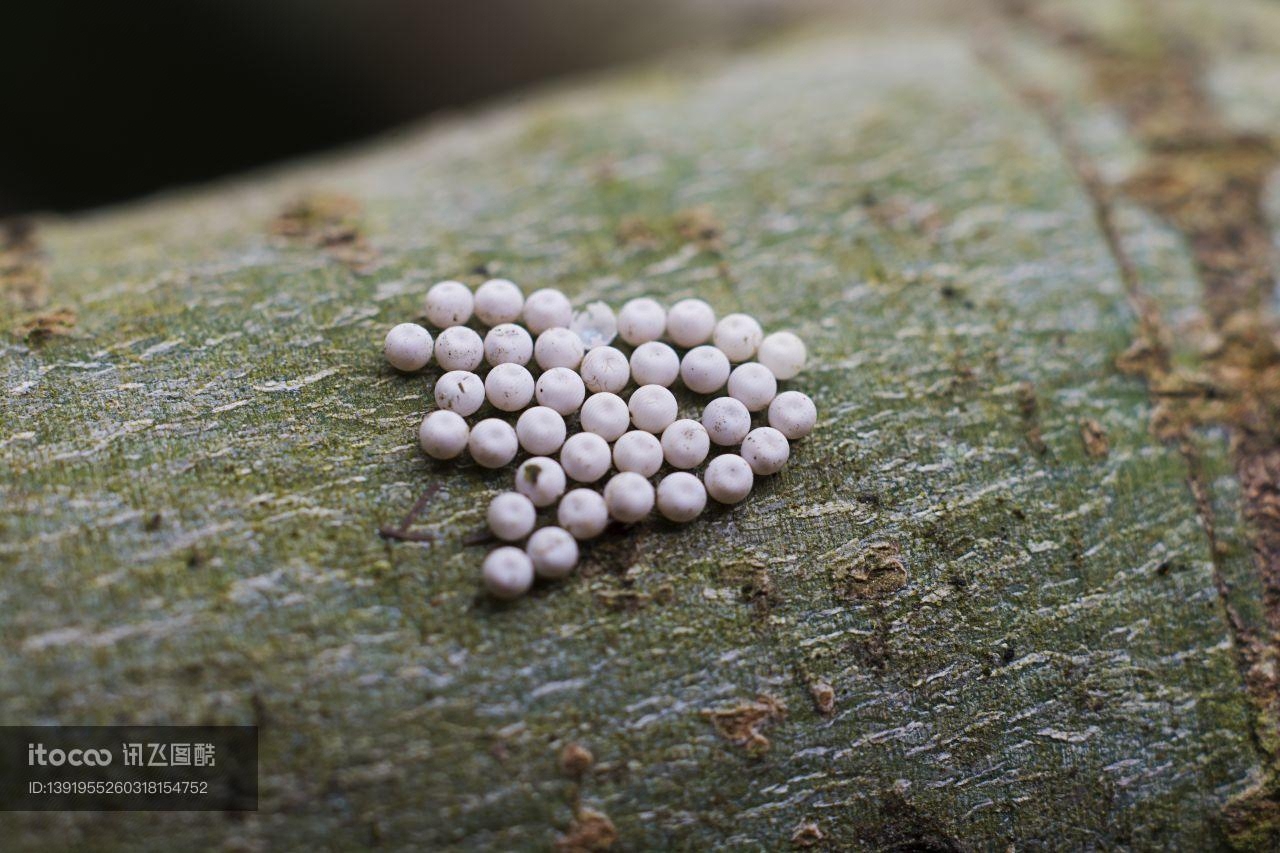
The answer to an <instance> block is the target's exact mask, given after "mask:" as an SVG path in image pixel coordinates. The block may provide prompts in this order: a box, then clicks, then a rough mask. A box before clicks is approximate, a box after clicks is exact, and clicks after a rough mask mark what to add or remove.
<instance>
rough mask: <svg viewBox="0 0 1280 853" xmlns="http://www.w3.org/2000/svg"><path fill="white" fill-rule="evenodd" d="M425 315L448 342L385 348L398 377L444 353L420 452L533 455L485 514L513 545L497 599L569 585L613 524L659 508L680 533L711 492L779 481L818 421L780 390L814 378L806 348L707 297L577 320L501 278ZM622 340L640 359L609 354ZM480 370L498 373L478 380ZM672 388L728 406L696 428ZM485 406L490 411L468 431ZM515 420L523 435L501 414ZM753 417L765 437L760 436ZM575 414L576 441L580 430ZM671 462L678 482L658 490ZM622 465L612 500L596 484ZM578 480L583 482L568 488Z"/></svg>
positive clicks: (443, 292)
mask: <svg viewBox="0 0 1280 853" xmlns="http://www.w3.org/2000/svg"><path fill="white" fill-rule="evenodd" d="M426 317H427V320H428V322H430V323H431V324H432V325H433V326H435V327H436V328H437V329H438V330H439V331H438V332H437V334H436V336H435V338H434V339H433V338H432V336H431V333H430V332H429V331H428V330H427V329H426V328H424V327H423V326H421V325H419V324H417V323H401V324H400V325H398V326H396V327H394V328H393V329H391V331H390V332H388V333H387V337H386V342H385V346H384V353H385V354H386V358H387V361H388V362H390V364H391V365H392V366H393V367H395V368H396V369H398V370H401V371H405V372H413V371H418V370H421V369H423V368H424V367H426V366H427V365H428V364H429V363H430V362H431V359H432V357H433V356H434V358H435V361H436V363H437V364H438V365H439V366H440V367H441V368H442V369H443V370H445V371H446V372H445V373H444V374H443V375H442V376H440V377H439V378H438V379H437V380H436V383H435V389H434V396H435V402H436V408H435V409H434V410H433V411H430V412H428V413H427V415H426V417H424V418H423V420H422V424H421V426H420V427H419V428H418V441H419V444H420V445H421V447H422V449H423V451H424V452H425V453H426V454H427V455H429V456H431V457H432V458H435V459H454V458H457V457H459V456H461V455H462V454H463V453H464V452H466V453H469V454H470V456H471V458H472V459H473V460H475V462H476V464H478V465H480V466H482V467H485V468H501V467H503V466H505V465H509V464H511V463H512V462H514V461H515V460H516V457H517V455H518V454H519V453H520V451H521V450H523V451H524V452H525V453H527V454H529V456H528V458H526V459H524V460H523V461H522V462H521V463H520V465H519V466H518V467H517V468H516V471H515V482H514V488H513V490H512V491H510V492H504V493H502V494H500V495H498V496H497V497H495V498H494V499H493V501H492V502H491V503H490V504H489V510H488V523H489V529H490V531H491V532H492V533H493V535H494V536H495V537H497V538H498V539H500V540H503V541H505V542H509V543H513V544H511V545H506V546H502V547H499V548H497V549H495V550H494V551H492V552H491V553H490V554H489V555H488V557H486V558H485V561H484V569H483V578H484V584H485V587H486V588H487V589H488V590H489V592H490V593H491V594H492V595H494V596H495V597H498V598H516V597H518V596H520V595H522V594H524V593H525V592H526V591H528V589H529V588H530V587H531V586H532V585H533V582H534V578H535V577H542V578H551V579H554V578H563V577H565V576H567V575H568V574H569V573H570V572H572V571H573V569H574V567H575V566H577V564H578V542H579V541H582V540H588V539H592V538H594V537H596V536H599V535H600V534H601V533H603V532H604V530H605V528H606V527H607V526H608V524H609V522H610V520H612V521H616V522H620V523H623V524H637V523H639V522H642V521H644V520H645V519H647V518H648V517H649V516H650V514H651V513H652V512H653V510H654V508H655V507H656V508H657V511H658V513H659V514H661V515H662V516H663V517H664V518H666V519H668V520H670V521H674V522H681V523H683V522H689V521H692V520H694V519H695V518H697V517H698V516H699V515H700V514H701V513H702V511H703V509H704V508H705V507H706V503H707V498H708V496H710V497H711V499H713V500H715V501H718V502H720V503H723V504H736V503H738V502H740V501H742V500H743V499H744V498H746V497H747V495H748V494H750V492H751V489H752V486H753V484H754V480H755V478H756V477H758V476H769V475H771V474H776V473H777V472H778V471H780V470H781V469H782V467H783V466H784V465H785V464H786V463H787V459H788V458H789V456H790V452H791V451H790V442H791V441H794V440H796V439H800V438H803V437H805V436H806V435H808V434H809V432H810V431H811V430H812V429H813V427H814V424H815V423H816V421H817V417H818V413H817V409H816V408H815V406H814V404H813V401H812V400H811V399H810V398H809V397H808V396H806V395H805V394H802V393H801V392H799V391H783V392H782V393H778V382H779V380H787V379H791V378H793V377H795V376H796V375H798V374H799V373H800V371H801V370H802V369H803V368H804V364H805V359H806V351H805V346H804V343H803V342H802V341H801V340H800V339H799V338H798V337H796V336H795V335H794V334H792V333H791V332H774V333H773V334H770V335H766V334H765V333H764V330H763V329H762V328H761V327H760V324H759V323H758V322H756V320H755V319H754V318H752V317H749V316H747V315H746V314H728V315H726V316H724V317H722V318H719V319H718V320H717V318H716V315H715V311H714V310H712V308H711V306H710V305H708V304H707V303H706V302H704V301H703V300H701V299H682V300H680V301H679V302H676V303H675V304H674V305H672V306H671V307H670V308H669V309H667V308H663V306H662V305H660V304H659V303H658V302H656V301H655V300H653V299H649V298H640V299H632V300H631V301H629V302H627V303H626V304H625V305H623V306H622V309H621V310H620V311H618V312H617V314H615V313H614V311H613V309H611V308H610V307H609V306H608V305H606V304H605V303H603V302H593V303H591V304H589V305H587V306H585V307H584V308H582V309H581V310H579V311H574V310H573V306H572V305H571V304H570V302H569V299H568V298H567V297H566V296H565V295H564V294H563V293H561V292H560V291H558V290H553V289H550V288H544V289H541V290H537V291H534V292H533V293H531V294H529V296H528V298H525V296H524V294H523V292H522V291H521V290H520V288H519V287H518V286H516V285H515V284H514V283H512V282H510V281H507V280H505V279H491V280H489V281H486V282H485V283H484V284H482V285H480V287H478V288H477V289H476V291H475V292H474V293H472V292H471V289H470V288H468V287H467V286H466V285H465V284H462V283H461V282H457V281H442V282H440V283H438V284H436V285H434V286H432V287H431V289H430V290H429V291H428V292H427V296H426ZM473 317H474V318H475V320H476V321H478V325H482V326H484V327H487V331H486V333H485V335H484V337H483V338H482V337H481V336H480V334H479V333H478V332H477V331H475V330H474V329H472V328H471V327H469V326H467V325H465V324H466V323H468V322H469V321H471V319H472V318H473ZM619 337H620V338H621V339H622V341H623V342H625V343H626V344H627V345H629V346H630V347H631V353H630V355H629V356H628V355H627V354H626V353H624V352H623V351H622V350H620V349H618V348H616V347H614V346H612V343H613V342H614V339H615V338H619ZM677 348H678V349H677ZM680 350H683V354H681V352H680ZM530 362H532V363H533V365H535V366H536V368H537V369H538V375H537V376H536V378H535V375H534V373H533V372H531V370H530V368H529V365H530ZM483 363H487V364H488V365H489V369H488V373H487V374H486V375H485V376H484V377H483V378H481V376H480V375H479V374H478V373H477V372H476V371H477V370H479V369H480V367H481V365H482V364H483ZM735 365H736V366H735ZM677 381H679V382H680V383H682V384H683V385H684V386H685V387H686V388H688V389H689V390H690V391H693V392H694V393H696V394H701V395H717V394H721V393H722V392H725V395H724V396H716V397H715V398H714V399H712V400H711V401H710V402H709V403H707V404H706V406H705V407H704V408H703V409H702V412H701V417H700V419H698V420H694V419H692V418H681V417H680V416H679V408H680V407H679V403H678V401H677V400H676V397H675V394H673V393H672V391H671V388H672V386H674V385H676V383H677ZM632 385H634V386H635V388H634V390H632V391H631V392H630V393H629V394H627V393H625V392H626V389H628V388H629V387H631V386H632ZM486 401H487V402H488V404H489V405H490V406H491V407H492V408H493V409H494V410H496V413H495V415H494V416H491V417H485V418H483V419H482V420H480V421H478V422H476V423H475V424H474V425H470V424H468V422H467V420H466V419H467V418H469V417H471V416H472V415H475V414H476V413H477V412H480V410H481V408H482V407H483V406H484V405H485V403H486ZM515 412H520V413H521V414H520V415H519V417H518V418H517V419H516V421H515V424H514V425H512V424H511V423H509V422H508V421H506V420H503V419H502V418H501V417H500V416H498V415H501V414H503V413H507V414H510V413H515ZM756 413H764V419H765V420H766V422H767V426H755V427H753V425H752V416H753V414H756ZM575 418H576V421H577V426H578V427H579V429H580V431H576V432H573V434H570V432H571V426H572V425H573V424H572V420H571V419H575ZM566 419H570V420H566ZM713 447H714V448H717V449H726V451H727V450H728V449H735V450H736V451H737V452H736V453H735V452H721V453H719V454H718V455H715V456H713V457H712V458H711V460H710V462H707V463H706V465H705V467H702V471H701V473H702V477H701V479H699V478H698V477H697V476H696V475H695V474H694V473H691V472H692V471H694V470H695V469H698V468H700V467H701V466H703V463H704V462H706V460H707V458H708V456H710V455H711V451H712V449H713ZM553 456H558V458H553ZM664 464H665V466H667V467H668V468H670V469H673V470H672V471H671V472H670V473H666V474H665V476H663V477H662V478H661V479H660V480H658V481H657V486H656V487H655V486H654V483H653V479H654V478H655V477H657V476H658V475H659V473H661V472H662V471H663V468H664ZM611 469H613V470H614V471H615V473H614V474H613V475H612V476H611V477H609V478H608V480H607V482H605V485H604V488H603V489H601V490H600V491H596V490H595V489H593V488H591V486H592V484H596V483H599V482H601V481H602V480H604V479H605V477H606V475H607V474H609V472H610V470H611ZM570 481H573V482H575V483H578V484H580V485H579V486H577V487H575V488H572V489H570V488H569V484H570ZM552 507H554V508H555V514H556V521H557V524H556V525H548V526H544V527H541V528H538V529H535V527H537V524H538V510H539V509H543V508H552ZM520 542H524V548H520V547H517V545H516V544H514V543H520Z"/></svg>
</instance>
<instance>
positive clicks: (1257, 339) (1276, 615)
mask: <svg viewBox="0 0 1280 853" xmlns="http://www.w3.org/2000/svg"><path fill="white" fill-rule="evenodd" d="M1001 6H1002V8H1003V11H1004V12H1005V14H1006V17H1007V18H1008V19H1009V20H1010V21H1012V22H1013V23H1014V24H1015V25H1016V26H1018V27H1020V28H1022V29H1024V30H1028V31H1030V32H1032V33H1034V34H1035V35H1037V36H1039V37H1041V38H1045V39H1048V40H1049V41H1051V42H1053V43H1055V44H1056V45H1058V46H1059V47H1061V48H1062V49H1063V50H1064V51H1065V52H1066V53H1067V54H1068V55H1069V56H1071V57H1072V58H1073V59H1075V60H1076V61H1077V62H1079V64H1080V65H1081V67H1082V68H1083V69H1084V70H1085V71H1086V72H1087V73H1088V75H1089V76H1090V78H1091V79H1092V82H1093V88H1094V90H1095V92H1096V93H1097V95H1098V97H1099V98H1100V99H1101V100H1102V101H1103V102H1104V104H1105V105H1106V106H1107V107H1109V108H1111V109H1112V110H1114V111H1115V112H1116V113H1118V114H1119V115H1120V117H1121V118H1122V120H1123V122H1124V125H1125V127H1126V128H1127V130H1128V132H1129V134H1130V136H1131V138H1132V139H1133V140H1134V141H1135V142H1137V143H1138V144H1139V146H1141V149H1142V151H1143V155H1144V156H1143V161H1142V163H1141V165H1140V166H1139V167H1138V168H1137V170H1136V171H1135V172H1134V173H1133V174H1132V175H1131V176H1130V177H1129V178H1128V179H1127V180H1125V181H1124V182H1122V183H1121V184H1120V185H1119V187H1116V188H1113V187H1111V186H1109V185H1108V184H1107V183H1106V182H1105V181H1104V180H1103V179H1102V178H1101V176H1100V174H1099V172H1098V170H1097V168H1096V167H1095V166H1094V165H1093V163H1092V162H1091V160H1090V158H1089V156H1088V155H1087V154H1086V152H1085V151H1084V149H1083V148H1082V146H1081V145H1080V144H1079V143H1078V141H1077V140H1076V139H1075V136H1074V134H1073V133H1072V132H1071V128H1070V127H1069V126H1068V125H1067V122H1066V121H1065V120H1064V119H1063V117H1062V113H1061V111H1060V110H1059V109H1058V107H1057V105H1056V103H1055V99H1054V98H1053V97H1052V96H1051V95H1048V94H1046V93H1044V92H1041V91H1036V90H1034V89H1032V88H1030V87H1028V86H1026V85H1024V84H1022V83H1021V82H1020V79H1021V78H1020V76H1019V75H1017V74H1015V73H1014V72H1013V69H1012V67H1011V64H1010V62H1009V60H1008V58H1007V56H1005V55H1004V54H1003V53H1002V52H1001V51H1000V50H999V48H998V47H996V46H994V45H991V44H988V45H984V50H983V57H984V59H985V60H986V62H987V64H988V66H989V67H990V68H992V70H993V71H994V72H995V74H996V76H997V77H998V78H999V79H1000V80H1001V81H1002V82H1004V83H1005V84H1006V85H1008V86H1009V87H1010V88H1011V89H1012V90H1013V91H1014V92H1015V94H1017V96H1018V97H1019V98H1020V99H1021V100H1022V101H1023V102H1024V103H1025V104H1027V105H1028V106H1029V107H1031V109H1032V110H1033V111H1034V112H1036V113H1037V114H1038V115H1039V116H1041V118H1042V119H1043V120H1044V122H1045V124H1046V125H1047V127H1048V129H1049V133H1050V135H1051V136H1052V138H1053V139H1054V140H1055V142H1056V144H1057V145H1058V146H1059V148H1060V150H1061V151H1062V153H1063V156H1064V158H1065V160H1066V161H1067V163H1068V165H1069V167H1070V169H1071V170H1072V172H1073V173H1074V175H1075V178H1076V180H1077V182H1078V183H1079V185H1080V186H1081V188H1082V189H1083V191H1084V193H1085V195H1086V197H1087V198H1088V199H1089V202H1090V204H1091V206H1092V209H1093V214H1094V219H1095V221H1096V223H1097V226H1098V229H1099V231H1100V232H1101V234H1102V236H1103V239H1104V241H1105V243H1106V245H1107V248H1108V251H1109V252H1110V254H1111V256H1112V258H1113V260H1114V262H1115V264H1116V268H1117V270H1118V271H1119V275H1120V278H1121V280H1122V282H1123V285H1124V288H1125V293H1126V295H1127V297H1128V301H1129V303H1130V305H1131V306H1132V308H1133V310H1134V313H1135V314H1136V316H1137V320H1138V324H1137V330H1136V336H1135V341H1134V344H1133V345H1132V346H1131V347H1130V349H1129V350H1128V351H1127V352H1126V353H1125V355H1124V356H1123V357H1122V358H1121V360H1120V367H1121V368H1122V369H1124V370H1126V371H1127V372H1131V373H1134V374H1136V375H1139V376H1140V377H1142V378H1143V379H1144V381H1145V382H1146V385H1147V387H1148V389H1149V392H1150V395H1151V398H1152V402H1153V404H1154V409H1153V414H1152V430H1153V432H1154V433H1155V434H1156V435H1157V436H1158V437H1159V438H1160V439H1161V440H1162V441H1164V442H1165V443H1167V444H1168V445H1170V446H1172V447H1175V448H1176V449H1177V450H1178V452H1179V453H1180V454H1181V456H1182V457H1183V459H1184V460H1185V462H1186V465H1187V482H1188V485H1189V487H1190V490H1191V493H1192V496H1193V498H1194V501H1195V505H1196V511H1197V514H1198V515H1199V517H1200V520H1201V523H1202V525H1203V527H1204V530H1205V533H1206V536H1207V537H1208V540H1209V546H1210V549H1211V553H1212V555H1213V557H1212V559H1213V581H1214V584H1215V587H1216V588H1217V592H1218V596H1219V598H1220V600H1221V602H1222V606H1223V611H1224V615H1225V618H1226V621H1227V625H1228V629H1229V632H1230V635H1231V638H1232V644H1233V649H1234V650H1235V654H1236V662H1237V666H1238V667H1239V669H1240V671H1241V675H1242V679H1243V681H1244V685H1245V688H1246V691H1247V693H1248V696H1249V698H1250V700H1251V702H1252V703H1253V705H1254V706H1255V708H1256V709H1257V716H1256V718H1255V720H1254V725H1253V730H1252V731H1251V733H1250V734H1251V736H1252V737H1253V740H1254V742H1255V744H1256V745H1257V747H1258V749H1259V750H1260V753H1261V754H1262V755H1263V756H1264V757H1265V760H1266V764H1267V768H1268V771H1269V773H1268V775H1269V778H1268V779H1267V780H1265V781H1264V782H1262V783H1261V784H1260V785H1258V786H1257V787H1256V788H1255V789H1253V790H1252V791H1250V792H1248V793H1246V794H1245V795H1242V797H1241V798H1238V799H1237V800H1236V801H1233V803H1232V804H1229V805H1228V808H1227V811H1226V818H1227V823H1228V828H1229V831H1230V832H1231V833H1232V835H1233V837H1236V838H1241V837H1244V836H1248V837H1249V838H1251V839H1255V840H1256V839H1257V838H1258V837H1259V834H1258V833H1259V831H1260V828H1261V831H1262V832H1263V833H1264V834H1266V835H1267V836H1268V837H1275V836H1274V833H1275V832H1276V831H1277V828H1280V797H1278V796H1277V793H1278V792H1280V786H1278V785H1277V783H1276V776H1277V771H1280V750H1278V749H1277V744H1278V743H1280V730H1278V722H1280V680H1278V679H1277V674H1276V660H1277V642H1276V637H1277V635H1278V634H1280V345H1278V344H1277V341H1280V325H1278V324H1277V321H1276V317H1275V316H1274V314H1273V313H1272V312H1271V311H1270V308H1269V306H1270V304H1271V300H1272V298H1273V295H1274V291H1275V286H1276V263H1275V252H1274V248H1273V244H1272V230H1271V225H1270V223H1269V222H1268V220H1267V215H1266V211H1265V206H1264V203H1263V196H1264V190H1265V184H1266V180H1267V178H1268V177H1269V175H1270V174H1271V173H1272V171H1273V170H1274V169H1275V167H1276V165H1277V162H1278V159H1280V158H1278V156H1277V153H1278V152H1277V150H1276V147H1275V145H1274V144H1273V143H1272V142H1271V141H1270V140H1269V139H1267V138H1264V137H1261V136H1258V135H1255V134H1246V133H1241V132H1239V131H1236V130H1234V129H1232V128H1231V127H1229V126H1228V124H1227V122H1226V120H1225V119H1224V117H1223V116H1222V114H1221V112H1220V110H1219V109H1218V107H1217V105H1216V104H1215V103H1214V101H1213V99H1212V98H1211V97H1210V95H1209V93H1208V92H1207V90H1206V89H1205V87H1204V85H1203V82H1202V81H1203V70H1204V65H1205V63H1204V61H1203V58H1202V56H1201V55H1200V52H1199V50H1198V49H1197V46H1196V45H1195V43H1194V41H1193V40H1192V39H1190V38H1188V37H1186V36H1184V35H1183V34H1181V33H1179V32H1177V31H1175V30H1174V29H1173V28H1172V27H1171V26H1169V25H1168V24H1167V22H1165V21H1164V19H1162V18H1160V17H1159V16H1158V14H1157V17H1156V18H1155V19H1153V20H1154V22H1155V23H1154V26H1152V27H1151V28H1150V29H1149V31H1148V33H1147V34H1146V36H1147V37H1146V38H1143V39H1141V40H1135V41H1134V42H1133V43H1130V42H1126V41H1124V40H1122V39H1118V38H1110V37H1104V36H1102V35H1100V34H1097V33H1094V32H1092V31H1090V30H1088V29H1087V28H1085V27H1083V26H1081V25H1079V24H1078V23H1076V22H1074V21H1072V20H1069V19H1066V18H1061V17H1057V16H1053V15H1051V14H1049V13H1048V12H1046V10H1045V9H1044V8H1043V7H1041V6H1038V5H1036V4H1033V3H1029V2H1027V0H1003V2H1002V3H1001ZM1148 11H1154V10H1150V9H1149V10H1148ZM1151 32H1155V33H1156V38H1155V41H1154V43H1153V41H1152V39H1151ZM1117 194H1121V195H1123V196H1125V197H1127V198H1128V199H1130V200H1132V201H1133V202H1136V203H1137V204H1139V205H1141V206H1142V207H1144V208H1146V209H1147V210H1149V211H1150V212H1152V213H1153V214H1155V215H1156V216H1158V217H1159V218H1160V219H1161V220H1162V221H1164V222H1165V223H1166V224H1167V225H1169V226H1170V227H1172V228H1173V229H1174V230H1175V231H1176V232H1177V233H1178V234H1179V236H1180V237H1181V238H1182V239H1183V241H1184V243H1185V245H1186V247H1187V249H1188V253H1189V256H1190V259H1191V262H1192V264H1193V266H1194V268H1195V272H1196V275H1197V278H1198V280H1199V282H1200V284H1201V301H1202V307H1203V309H1204V313H1205V316H1206V317H1207V320H1208V324H1209V328H1210V329H1211V331H1212V337H1211V342H1210V344H1209V345H1208V346H1206V347H1203V348H1202V349H1201V351H1200V352H1199V353H1196V354H1195V356H1196V357H1195V359H1194V363H1193V365H1192V366H1191V367H1181V366H1177V367H1175V366H1174V360H1173V358H1172V347H1171V345H1170V341H1171V340H1172V338H1171V335H1170V333H1169V330H1168V328H1167V327H1166V326H1165V325H1164V323H1163V320H1162V318H1161V315H1160V310H1159V306H1158V304H1157V303H1156V301H1155V300H1154V299H1152V298H1151V297H1150V296H1149V295H1148V294H1147V293H1146V292H1145V291H1144V289H1143V286H1142V282H1141V278H1140V276H1139V274H1138V272H1137V268H1136V266H1135V264H1134V262H1133V260H1132V258H1131V256H1130V255H1129V254H1128V252H1127V251H1126V249H1125V246H1124V242H1123V239H1122V237H1121V235H1120V232H1119V230H1118V229H1117V227H1116V223H1115V215H1114V210H1115V206H1116V198H1117ZM1206 426H1215V427H1219V428H1223V429H1225V430H1226V432H1227V434H1228V436H1229V441H1230V455H1231V461H1232V465H1233V469H1234V473H1235V476H1236V478H1237V480H1238V481H1239V484H1240V488H1241V495H1242V505H1241V513H1242V516H1243V518H1244V520H1245V522H1246V524H1247V529H1248V530H1249V536H1250V546H1251V549H1252V553H1253V564H1254V568H1255V571H1256V572H1257V576H1258V579H1259V582H1260V584H1261V587H1262V590H1263V605H1264V613H1265V619H1266V624H1265V625H1264V626H1259V627H1258V628H1254V627H1251V626H1250V625H1249V624H1248V623H1247V622H1246V620H1244V619H1243V618H1242V617H1241V615H1240V613H1239V612H1238V611H1237V609H1236V608H1235V607H1234V606H1233V604H1232V599H1231V590H1230V588H1229V586H1228V584H1227V581H1226V578H1225V576H1224V573H1223V566H1222V562H1221V550H1220V548H1219V542H1218V535H1217V524H1216V520H1215V517H1214V509H1213V505H1212V500H1211V493H1210V489H1209V486H1208V484H1207V483H1206V481H1205V478H1204V476H1203V474H1202V470H1201V465H1200V458H1199V453H1198V451H1197V449H1196V445H1195V443H1194V441H1193V440H1192V436H1193V434H1194V431H1195V430H1197V429H1199V428H1201V427H1206Z"/></svg>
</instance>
